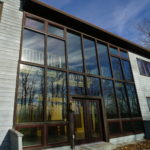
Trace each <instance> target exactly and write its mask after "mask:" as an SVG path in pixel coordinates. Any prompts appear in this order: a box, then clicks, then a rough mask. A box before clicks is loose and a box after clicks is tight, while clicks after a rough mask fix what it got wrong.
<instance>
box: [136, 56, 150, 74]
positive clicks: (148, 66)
mask: <svg viewBox="0 0 150 150" xmlns="http://www.w3.org/2000/svg"><path fill="white" fill-rule="evenodd" d="M137 63H138V67H139V71H140V74H141V75H145V76H150V63H149V62H146V61H144V60H141V59H137Z"/></svg>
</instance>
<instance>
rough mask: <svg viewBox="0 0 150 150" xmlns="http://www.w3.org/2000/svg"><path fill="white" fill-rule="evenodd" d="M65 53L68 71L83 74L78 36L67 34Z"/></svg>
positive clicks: (79, 38)
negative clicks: (66, 54)
mask: <svg viewBox="0 0 150 150" xmlns="http://www.w3.org/2000/svg"><path fill="white" fill-rule="evenodd" d="M67 52H68V66H69V70H74V71H78V72H83V60H82V50H81V37H80V36H78V35H76V34H73V33H69V32H68V33H67Z"/></svg>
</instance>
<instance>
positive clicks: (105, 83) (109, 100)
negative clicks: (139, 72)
mask: <svg viewBox="0 0 150 150" xmlns="http://www.w3.org/2000/svg"><path fill="white" fill-rule="evenodd" d="M102 91H103V98H104V102H105V107H106V112H107V118H109V119H111V118H117V117H118V114H117V107H116V101H115V93H114V87H113V82H112V81H111V80H102Z"/></svg>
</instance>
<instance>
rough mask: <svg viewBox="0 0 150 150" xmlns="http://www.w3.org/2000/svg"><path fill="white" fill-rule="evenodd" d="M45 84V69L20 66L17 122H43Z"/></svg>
mask: <svg viewBox="0 0 150 150" xmlns="http://www.w3.org/2000/svg"><path fill="white" fill-rule="evenodd" d="M43 82H44V77H43V69H41V68H38V67H32V66H27V65H20V74H19V89H18V101H17V122H28V121H30V122H36V121H42V118H43V117H42V115H43V94H44V83H43Z"/></svg>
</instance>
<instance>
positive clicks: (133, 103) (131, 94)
mask: <svg viewBox="0 0 150 150" xmlns="http://www.w3.org/2000/svg"><path fill="white" fill-rule="evenodd" d="M126 88H127V94H128V99H129V104H130V109H131V113H132V115H133V116H135V117H140V116H141V115H140V108H139V105H138V100H137V95H136V91H135V86H134V85H132V84H126Z"/></svg>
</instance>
